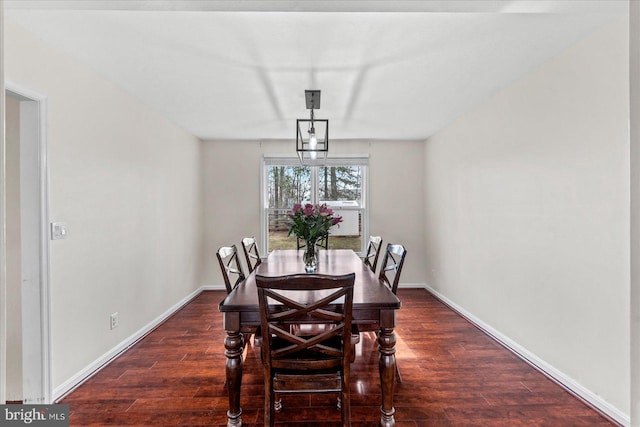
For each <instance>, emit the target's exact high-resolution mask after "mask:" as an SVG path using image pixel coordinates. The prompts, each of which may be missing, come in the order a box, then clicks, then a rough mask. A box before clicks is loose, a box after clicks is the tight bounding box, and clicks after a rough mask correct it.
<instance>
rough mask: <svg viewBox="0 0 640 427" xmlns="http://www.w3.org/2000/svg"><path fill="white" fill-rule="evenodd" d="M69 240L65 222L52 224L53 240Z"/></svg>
mask: <svg viewBox="0 0 640 427" xmlns="http://www.w3.org/2000/svg"><path fill="white" fill-rule="evenodd" d="M66 238H67V224H66V223H65V222H52V223H51V240H60V239H66Z"/></svg>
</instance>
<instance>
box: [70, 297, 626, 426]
mask: <svg viewBox="0 0 640 427" xmlns="http://www.w3.org/2000/svg"><path fill="white" fill-rule="evenodd" d="M399 296H400V298H401V299H402V301H403V307H402V309H401V310H400V311H399V312H398V315H397V324H398V327H397V329H396V334H397V344H396V350H397V353H396V355H397V360H398V366H399V367H400V372H401V374H402V377H403V383H402V384H400V385H398V386H397V388H396V396H395V408H396V413H395V419H396V423H397V425H398V427H405V426H524V425H526V426H551V427H557V426H611V425H615V424H613V423H612V422H611V421H609V420H607V419H606V418H605V417H603V416H601V415H600V414H599V413H598V412H596V411H595V410H593V409H591V408H590V407H588V406H587V405H585V404H584V403H583V402H581V401H580V400H578V399H577V398H575V397H574V396H572V395H571V394H569V393H568V392H566V391H565V390H564V389H562V388H561V387H559V386H558V385H557V384H555V383H554V382H553V381H551V380H549V379H548V378H546V377H545V376H544V375H542V374H541V373H539V372H538V371H536V370H535V369H533V368H532V367H530V366H529V365H527V364H526V363H525V362H523V361H521V360H520V359H518V358H517V357H516V356H514V355H513V354H512V353H511V352H509V351H508V350H506V349H505V348H503V347H502V346H500V345H499V344H498V343H496V342H495V341H494V340H493V339H491V338H490V337H488V336H486V335H485V334H483V333H482V332H481V331H480V330H478V329H477V328H475V327H474V326H473V325H472V324H470V323H468V322H467V321H466V320H465V319H463V318H462V317H460V316H459V315H458V314H457V313H455V312H453V311H452V310H451V309H449V308H448V307H446V306H445V305H443V304H442V303H441V302H440V301H438V300H437V299H435V298H434V297H433V296H431V295H430V294H429V293H428V292H426V291H424V290H419V289H401V290H399ZM223 297H224V293H223V292H218V291H207V292H203V293H202V294H200V295H199V296H198V297H197V298H196V299H194V300H193V301H192V302H190V303H189V304H188V305H187V306H185V307H184V308H183V309H182V310H180V311H179V312H178V313H176V314H175V315H174V316H173V317H171V318H170V319H169V320H168V321H166V322H165V323H164V324H162V325H161V326H160V327H158V328H157V329H156V330H154V331H153V332H151V333H150V334H149V335H147V336H146V337H145V338H144V339H143V340H141V341H140V342H139V343H137V344H136V345H135V346H133V347H132V348H131V349H129V350H127V351H126V352H125V353H123V354H122V355H121V356H119V357H118V358H117V359H115V360H114V361H112V362H111V363H110V364H109V365H107V366H106V367H104V368H103V369H102V370H101V371H99V372H98V373H96V374H95V375H94V376H93V377H92V378H90V379H89V380H88V381H86V382H85V383H84V384H83V385H81V386H80V387H78V388H77V389H76V390H75V391H73V392H72V393H70V394H69V395H67V396H66V397H65V398H64V399H63V400H62V401H61V402H60V403H66V404H69V406H70V423H71V425H72V426H90V425H100V426H103V425H104V426H106V425H117V426H129V425H136V426H178V425H179V426H204V425H207V426H212V425H214V426H215V425H218V426H224V425H226V422H227V417H226V410H227V404H228V400H227V394H226V389H225V387H224V380H225V360H226V359H225V356H224V346H223V340H224V331H223V330H222V315H221V314H220V313H219V312H218V308H217V306H218V302H219V301H221V300H222V299H223ZM357 352H358V356H357V359H356V361H355V362H354V364H353V365H352V376H351V393H352V396H353V397H352V420H353V422H352V425H353V426H375V425H377V424H378V420H379V405H380V386H379V379H378V359H377V356H378V354H377V350H376V344H375V340H374V337H373V336H372V335H370V334H365V335H364V336H363V337H362V339H361V343H360V344H359V345H358V348H357ZM283 404H284V409H283V411H282V412H281V413H280V414H278V416H277V417H276V421H277V423H278V424H279V425H283V426H284V425H289V426H300V427H302V426H307V425H313V426H329V425H338V424H339V420H340V412H339V411H338V410H337V409H336V408H335V398H334V397H332V396H311V397H309V396H303V397H297V396H296V397H290V396H285V397H284V398H283ZM241 405H242V409H243V415H242V419H243V422H244V424H245V425H248V426H250V425H262V422H263V413H262V405H263V384H262V372H261V366H260V354H259V349H258V348H257V347H255V346H247V348H246V350H245V360H244V376H243V386H242V401H241Z"/></svg>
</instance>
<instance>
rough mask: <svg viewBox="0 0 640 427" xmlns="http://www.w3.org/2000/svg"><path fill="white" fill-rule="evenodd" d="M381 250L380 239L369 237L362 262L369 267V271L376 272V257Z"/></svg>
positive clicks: (378, 237)
mask: <svg viewBox="0 0 640 427" xmlns="http://www.w3.org/2000/svg"><path fill="white" fill-rule="evenodd" d="M381 248H382V237H380V236H369V245H367V253H366V255H365V256H364V259H363V262H364V264H365V265H367V266H369V268H370V269H371V271H373V272H374V273H375V272H376V266H377V265H378V256H379V255H380V249H381Z"/></svg>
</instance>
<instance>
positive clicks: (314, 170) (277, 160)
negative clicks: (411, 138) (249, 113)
mask: <svg viewBox="0 0 640 427" xmlns="http://www.w3.org/2000/svg"><path fill="white" fill-rule="evenodd" d="M269 166H301V164H300V159H298V157H293V156H269V155H264V156H263V157H262V161H261V162H260V168H261V170H260V211H261V212H260V253H262V254H265V256H267V255H268V254H269V252H268V250H269V230H268V226H269V213H270V212H271V211H272V210H275V208H270V207H269V191H268V185H269V177H268V176H267V173H268V171H269ZM302 166H307V167H309V168H310V169H311V203H314V204H316V203H318V195H319V188H318V186H319V173H318V171H319V170H320V168H322V167H326V166H359V167H361V168H362V170H361V172H362V182H361V185H362V195H361V199H362V200H361V203H360V206H359V207H357V208H349V207H341V208H336V209H335V211H336V212H337V213H339V212H340V211H358V212H360V215H361V221H362V232H361V236H360V239H361V243H360V248H361V250H360V252H357V254H358V255H359V256H364V252H365V251H366V250H367V248H366V245H367V243H368V241H369V240H368V236H369V156H368V155H351V156H340V157H329V158H327V159H326V161H325V162H324V163H323V164H321V165H302ZM280 209H281V208H280Z"/></svg>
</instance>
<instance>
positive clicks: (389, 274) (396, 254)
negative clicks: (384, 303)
mask: <svg viewBox="0 0 640 427" xmlns="http://www.w3.org/2000/svg"><path fill="white" fill-rule="evenodd" d="M406 255H407V250H406V249H405V248H404V246H402V245H392V244H391V243H388V244H387V249H386V250H385V252H384V257H383V258H382V265H381V266H380V274H379V275H378V277H379V278H380V280H381V281H383V282H384V283H385V284H386V285H387V286H389V288H391V291H392V292H393V293H394V294H395V293H397V291H398V283H399V282H400V274H401V273H402V266H403V265H404V258H405V256H406Z"/></svg>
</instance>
